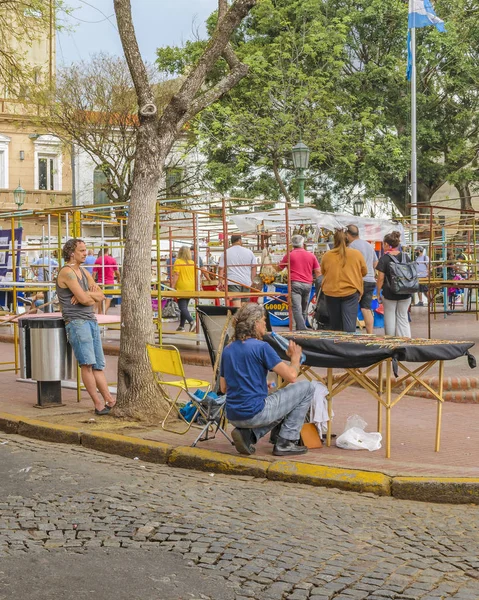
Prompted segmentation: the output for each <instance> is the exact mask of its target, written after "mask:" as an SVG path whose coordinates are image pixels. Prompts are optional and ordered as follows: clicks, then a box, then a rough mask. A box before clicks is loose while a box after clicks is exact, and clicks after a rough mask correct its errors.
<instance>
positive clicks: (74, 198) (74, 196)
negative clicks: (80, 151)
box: [71, 144, 77, 206]
mask: <svg viewBox="0 0 479 600" xmlns="http://www.w3.org/2000/svg"><path fill="white" fill-rule="evenodd" d="M71 168H72V206H76V205H77V182H76V159H75V144H72V145H71Z"/></svg>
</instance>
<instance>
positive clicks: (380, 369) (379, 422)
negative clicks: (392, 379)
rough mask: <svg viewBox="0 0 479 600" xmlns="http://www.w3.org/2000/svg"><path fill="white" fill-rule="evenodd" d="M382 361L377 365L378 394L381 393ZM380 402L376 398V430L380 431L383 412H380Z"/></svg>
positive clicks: (380, 394)
mask: <svg viewBox="0 0 479 600" xmlns="http://www.w3.org/2000/svg"><path fill="white" fill-rule="evenodd" d="M383 387H384V385H383V363H382V362H381V363H379V365H378V394H379V396H382V395H383V391H384V390H383ZM382 408H383V407H382V404H381V402H379V400H378V431H379V433H381V430H382V428H383V412H382Z"/></svg>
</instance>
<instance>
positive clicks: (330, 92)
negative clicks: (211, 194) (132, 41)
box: [158, 0, 346, 206]
mask: <svg viewBox="0 0 479 600" xmlns="http://www.w3.org/2000/svg"><path fill="white" fill-rule="evenodd" d="M317 5H318V3H317V2H316V0H307V1H305V0H294V1H292V2H273V1H271V0H266V1H264V2H261V3H259V5H258V6H257V7H256V8H255V10H254V11H253V13H252V14H251V16H250V17H249V18H248V19H247V20H246V22H245V23H244V24H243V26H242V28H241V29H240V30H239V31H238V32H237V33H236V36H235V38H234V40H233V44H234V47H235V50H236V51H237V53H238V55H239V56H240V57H241V60H242V61H243V62H245V63H246V64H248V65H249V67H250V72H249V75H248V77H247V79H246V80H244V81H242V82H241V83H240V84H239V85H238V86H237V87H236V88H235V89H234V90H233V91H232V92H231V93H230V94H228V96H227V97H225V98H223V99H222V100H221V101H220V102H219V103H217V104H216V105H214V106H213V107H210V108H209V109H208V110H206V111H203V112H202V113H201V116H200V118H199V119H197V120H196V122H195V124H194V127H195V130H196V132H197V134H198V140H199V143H200V146H201V149H202V151H203V152H204V154H205V155H206V156H207V164H206V170H207V179H208V180H209V182H210V184H211V186H212V188H213V189H214V190H216V191H219V192H226V191H228V192H230V193H232V194H233V195H237V196H246V197H258V195H264V196H265V197H267V198H269V199H271V200H276V199H277V198H278V197H279V196H280V195H283V196H285V197H286V198H288V199H289V197H290V195H294V194H295V189H294V178H292V177H291V175H292V174H293V173H292V162H291V148H292V146H294V144H296V143H297V142H298V139H299V138H300V137H302V139H303V141H304V142H305V143H306V144H307V145H308V146H309V147H310V149H311V165H312V169H311V173H312V174H313V176H312V180H316V181H314V182H313V181H311V182H309V184H308V190H310V189H318V190H319V189H320V188H319V185H318V187H316V184H318V180H319V179H321V178H323V179H327V164H328V160H330V157H331V156H332V155H334V154H335V153H337V151H338V144H339V145H340V144H341V138H340V137H339V136H338V135H337V132H336V130H335V124H334V123H333V122H332V121H331V118H330V115H331V114H332V113H333V112H334V111H335V106H336V104H337V99H336V98H335V88H337V87H339V78H340V76H341V72H342V67H343V58H342V50H343V47H344V42H345V35H346V28H345V27H344V24H343V23H341V22H340V21H338V20H328V19H327V16H326V15H320V16H319V18H318V8H317ZM210 25H211V26H214V18H212V19H211V21H210ZM200 47H201V42H196V43H190V44H187V45H186V46H185V47H184V48H183V49H178V48H164V49H160V50H159V51H158V65H159V67H160V69H162V70H167V71H168V72H169V73H171V74H175V75H178V74H182V73H183V72H184V70H185V69H187V68H188V64H190V62H191V61H192V60H193V59H194V57H195V54H196V52H198V48H200ZM221 69H222V65H221V64H218V65H217V71H216V73H215V75H216V76H220V74H221ZM288 171H289V172H288ZM292 179H293V181H292ZM322 187H323V188H324V190H325V189H326V186H322ZM324 190H323V191H322V192H321V193H319V192H318V194H317V196H318V200H319V201H320V202H322V204H323V205H324V206H329V201H328V197H327V194H326V193H325V191H324Z"/></svg>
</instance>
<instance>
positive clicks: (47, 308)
mask: <svg viewBox="0 0 479 600" xmlns="http://www.w3.org/2000/svg"><path fill="white" fill-rule="evenodd" d="M47 219H48V220H47V233H48V239H47V262H46V265H47V268H46V269H43V272H44V273H48V284H47V285H48V292H47V293H46V301H47V302H50V301H51V299H52V292H51V287H50V282H51V280H52V254H51V243H50V238H51V235H52V218H51V215H50V214H49V215H48V217H47ZM43 279H45V276H44V277H43ZM44 283H45V281H44ZM45 312H53V306H52V305H51V304H50V305H48V306H45Z"/></svg>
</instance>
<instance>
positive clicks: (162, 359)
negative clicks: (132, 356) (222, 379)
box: [146, 344, 210, 434]
mask: <svg viewBox="0 0 479 600" xmlns="http://www.w3.org/2000/svg"><path fill="white" fill-rule="evenodd" d="M146 350H147V352H148V358H149V360H150V364H151V369H152V371H153V374H154V376H155V380H156V383H157V384H158V385H159V386H160V389H161V390H162V392H163V397H164V398H165V400H166V401H167V402H168V404H169V406H170V408H169V409H168V412H167V413H166V416H165V418H164V419H163V422H162V423H161V427H162V429H164V430H165V431H171V432H173V433H179V434H184V433H186V432H187V431H189V429H190V427H191V426H192V425H193V423H194V421H195V419H196V416H197V414H198V412H200V409H199V408H198V403H199V402H200V400H201V399H200V398H196V396H194V394H193V393H192V392H191V390H193V391H195V390H196V389H197V388H206V391H205V393H208V392H209V389H210V383H209V382H208V381H203V380H202V379H192V378H186V376H185V371H184V369H183V362H182V360H181V355H180V353H179V351H178V348H176V346H168V345H165V346H154V345H153V344H147V345H146ZM165 376H166V377H174V378H176V379H173V380H170V379H165ZM164 386H171V387H173V388H175V389H177V390H178V393H177V394H176V396H175V397H174V398H173V397H172V396H170V395H169V394H167V393H166V391H164ZM181 392H186V394H188V397H189V398H190V400H191V401H192V402H193V404H194V406H195V407H196V412H195V414H194V416H193V418H192V419H191V421H187V420H186V419H185V418H184V417H183V415H182V414H181V413H180V409H179V408H178V404H177V402H178V398H179V397H180V395H181ZM173 410H176V412H177V414H178V417H179V418H180V419H181V420H182V421H184V422H185V423H186V424H187V427H186V429H185V430H184V431H177V430H176V429H168V428H167V427H166V422H167V420H168V417H169V416H170V414H171V412H172V411H173Z"/></svg>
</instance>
